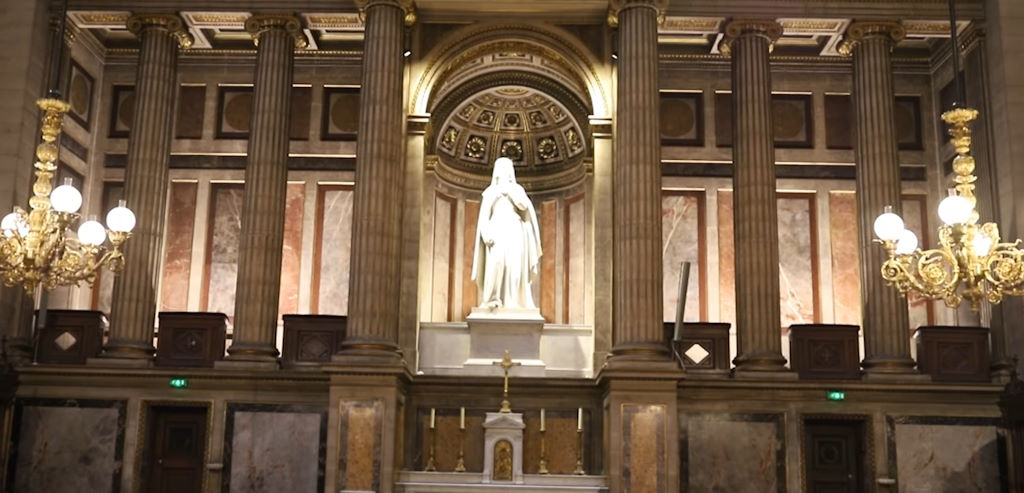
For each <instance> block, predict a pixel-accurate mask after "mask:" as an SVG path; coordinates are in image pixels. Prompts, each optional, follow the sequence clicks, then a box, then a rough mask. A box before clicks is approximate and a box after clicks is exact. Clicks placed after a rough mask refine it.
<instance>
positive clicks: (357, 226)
mask: <svg viewBox="0 0 1024 493" xmlns="http://www.w3.org/2000/svg"><path fill="white" fill-rule="evenodd" d="M408 8H409V5H408V4H407V3H406V2H400V1H398V0H368V1H367V2H366V4H365V7H364V9H365V12H366V24H365V25H366V30H365V35H364V39H365V41H364V46H365V48H364V50H363V79H362V85H361V86H360V95H359V98H360V107H361V111H360V112H359V129H358V132H359V139H358V144H357V146H356V183H355V196H354V198H353V201H354V202H353V209H352V262H351V264H350V265H351V266H352V273H351V277H350V282H351V286H350V287H349V303H348V328H347V335H346V338H345V342H344V343H343V344H342V348H341V351H340V353H339V354H338V356H337V358H335V359H336V360H338V361H343V360H346V359H347V360H349V361H353V360H362V359H365V358H369V359H371V360H383V361H391V362H400V361H401V352H400V350H399V346H398V300H399V288H400V279H399V276H400V270H399V267H400V263H401V253H402V251H401V246H402V229H401V228H402V190H403V182H404V178H405V174H404V172H405V169H404V166H403V155H404V152H405V146H404V145H403V131H402V124H403V117H404V116H403V115H404V112H403V108H402V89H403V86H402V76H403V72H404V59H403V57H402V36H403V34H404V29H405V23H404V20H405V17H406V14H407V13H408V12H409V10H408Z"/></svg>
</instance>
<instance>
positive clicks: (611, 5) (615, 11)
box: [608, 0, 668, 27]
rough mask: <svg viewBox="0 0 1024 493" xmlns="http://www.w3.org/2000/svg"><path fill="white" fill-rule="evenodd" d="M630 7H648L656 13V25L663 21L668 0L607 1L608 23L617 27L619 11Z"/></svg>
mask: <svg viewBox="0 0 1024 493" xmlns="http://www.w3.org/2000/svg"><path fill="white" fill-rule="evenodd" d="M631 8H650V9H654V10H655V11H656V12H657V13H658V25H659V26H660V25H661V24H662V23H663V22H665V9H667V8H668V0H611V1H610V2H608V25H609V26H611V27H618V25H619V12H622V11H623V10H627V9H631Z"/></svg>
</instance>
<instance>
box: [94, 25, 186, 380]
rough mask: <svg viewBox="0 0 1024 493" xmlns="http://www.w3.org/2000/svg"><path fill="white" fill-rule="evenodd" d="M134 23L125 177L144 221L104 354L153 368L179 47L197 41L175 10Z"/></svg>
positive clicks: (117, 285) (120, 280)
mask: <svg viewBox="0 0 1024 493" xmlns="http://www.w3.org/2000/svg"><path fill="white" fill-rule="evenodd" d="M127 24H128V29H129V30H130V31H131V32H132V33H134V34H135V35H136V36H138V37H139V38H140V39H141V41H142V47H141V49H140V50H139V65H138V71H137V75H136V78H135V101H136V103H135V114H134V116H133V118H132V127H131V132H130V133H129V135H128V162H127V165H126V166H125V176H124V195H125V201H126V202H127V205H128V207H130V208H131V209H132V211H133V212H135V216H136V218H137V223H136V224H137V226H136V228H135V230H134V231H133V232H132V239H131V241H128V242H127V243H125V246H124V258H125V269H124V272H122V273H121V274H120V275H118V276H117V277H116V278H115V279H114V292H113V297H112V303H111V307H110V338H109V340H108V341H107V344H106V345H105V346H104V347H103V357H104V358H110V359H108V360H106V361H107V362H116V361H115V360H120V361H121V362H122V363H125V364H138V365H148V364H150V363H151V362H152V359H153V356H154V354H155V353H156V348H154V347H153V325H154V321H155V317H156V302H157V300H156V292H157V288H158V285H159V282H160V273H159V269H160V250H161V242H162V241H163V231H164V207H165V206H166V202H167V183H168V179H167V162H168V159H169V157H170V151H171V130H172V129H173V128H174V125H173V123H174V106H175V96H176V94H177V84H178V82H177V57H178V47H179V46H181V47H182V48H188V47H189V46H191V44H192V38H191V36H190V35H189V34H188V33H187V32H185V30H184V28H183V27H182V23H181V20H180V19H179V18H178V17H177V16H173V15H165V14H137V15H133V16H132V17H130V18H129V19H128V23H127ZM100 361H102V360H100Z"/></svg>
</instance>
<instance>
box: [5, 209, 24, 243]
mask: <svg viewBox="0 0 1024 493" xmlns="http://www.w3.org/2000/svg"><path fill="white" fill-rule="evenodd" d="M0 230H3V234H4V236H6V237H8V238H10V237H12V236H14V235H15V234H17V235H18V236H22V237H24V236H26V235H28V231H29V227H28V223H27V222H25V218H23V217H21V215H19V214H18V213H17V212H12V213H10V214H7V215H6V216H4V218H3V219H2V220H0Z"/></svg>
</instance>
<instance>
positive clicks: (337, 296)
mask: <svg viewBox="0 0 1024 493" xmlns="http://www.w3.org/2000/svg"><path fill="white" fill-rule="evenodd" d="M317 196H318V201H319V203H318V204H317V214H318V217H317V220H316V223H317V243H316V245H314V248H316V253H315V258H316V261H315V264H316V265H314V266H313V278H314V285H313V288H314V292H315V295H314V297H313V311H314V312H315V313H319V314H330V315H348V284H349V262H350V260H351V259H350V252H351V246H352V188H351V187H350V186H343V185H321V186H320V188H319V191H318V194H317Z"/></svg>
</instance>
